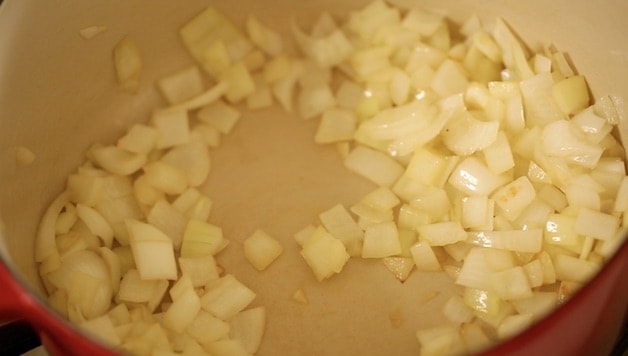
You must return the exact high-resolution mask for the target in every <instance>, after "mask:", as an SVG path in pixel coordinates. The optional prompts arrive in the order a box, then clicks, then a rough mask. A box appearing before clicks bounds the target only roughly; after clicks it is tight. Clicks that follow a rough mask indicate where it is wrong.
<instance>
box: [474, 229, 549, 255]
mask: <svg viewBox="0 0 628 356" xmlns="http://www.w3.org/2000/svg"><path fill="white" fill-rule="evenodd" d="M467 235H468V237H467V240H466V241H467V242H469V243H471V244H474V245H477V246H484V247H492V248H498V249H505V250H510V251H517V252H532V253H536V252H540V251H541V248H542V243H543V231H542V230H540V229H531V230H512V231H477V232H469V233H467Z"/></svg>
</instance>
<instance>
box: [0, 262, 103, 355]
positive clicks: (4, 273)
mask: <svg viewBox="0 0 628 356" xmlns="http://www.w3.org/2000/svg"><path fill="white" fill-rule="evenodd" d="M0 285H1V286H2V293H0V321H10V320H16V319H22V320H26V321H27V322H29V323H30V324H31V325H32V326H33V328H34V329H35V331H36V332H37V334H38V335H39V338H40V340H41V342H42V344H43V345H44V346H45V348H46V350H47V351H48V353H49V354H50V355H52V356H57V355H58V356H79V355H92V356H112V355H115V353H114V352H112V351H111V350H110V349H109V348H106V347H104V346H102V345H101V344H99V343H97V342H95V341H93V340H92V339H90V338H88V337H86V336H85V335H83V334H81V333H80V332H78V331H77V330H76V329H75V328H74V327H73V326H71V325H70V324H69V322H67V321H65V320H64V319H62V318H61V317H60V316H59V315H57V314H56V313H54V312H52V311H51V310H50V309H48V307H46V306H44V305H43V304H42V303H41V301H40V300H39V299H38V298H37V297H35V296H33V295H32V294H31V293H30V292H29V291H27V290H26V289H25V287H24V286H23V285H22V284H21V283H20V282H19V281H18V279H17V278H16V277H15V275H14V274H13V273H12V272H11V270H10V268H8V267H7V266H6V265H5V263H4V261H3V260H2V259H0Z"/></svg>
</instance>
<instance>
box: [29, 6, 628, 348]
mask: <svg viewBox="0 0 628 356" xmlns="http://www.w3.org/2000/svg"><path fill="white" fill-rule="evenodd" d="M451 26H452V25H450V24H449V23H448V21H447V20H446V18H444V17H443V16H442V15H438V14H434V13H431V12H429V11H425V10H423V9H420V8H412V9H404V10H402V9H398V8H396V7H393V6H391V5H389V4H387V3H386V2H384V1H382V0H375V1H373V2H372V3H370V4H368V5H367V6H365V7H364V8H361V9H358V10H355V11H353V12H351V13H349V14H348V16H347V17H346V18H344V19H343V20H342V21H338V20H337V19H335V18H333V17H332V16H330V15H329V14H327V13H323V14H321V15H320V17H319V18H318V20H317V21H316V23H315V24H314V26H313V27H312V28H311V29H310V30H308V31H306V30H303V29H302V28H300V27H299V26H298V25H296V24H294V23H293V25H292V34H293V36H292V37H291V38H290V39H288V38H286V37H282V36H280V35H279V34H278V33H277V32H275V31H274V30H273V29H272V28H270V27H268V26H266V25H265V24H263V23H261V22H260V21H259V20H258V19H257V18H256V17H255V16H253V15H251V16H249V17H248V18H247V20H246V24H245V26H244V28H240V27H238V26H236V25H235V24H234V23H232V22H231V21H230V20H229V19H227V18H226V17H225V16H223V15H222V14H221V13H219V12H218V11H217V10H216V9H214V8H212V7H208V8H207V9H205V10H204V11H202V12H201V13H199V14H198V15H197V16H195V17H194V18H192V19H191V20H190V21H189V22H187V23H186V24H184V25H183V26H182V27H181V29H180V37H181V39H182V41H183V43H184V44H185V46H186V48H187V49H188V50H189V53H190V55H191V57H192V58H193V62H194V64H192V65H190V66H189V67H186V68H182V69H181V70H180V71H177V72H175V73H172V74H171V75H168V76H166V77H163V78H161V79H159V80H158V81H157V83H156V85H157V86H158V88H159V89H160V91H161V93H162V94H163V96H164V98H165V99H166V101H167V102H168V105H167V106H166V107H161V108H157V109H156V110H155V111H154V113H153V114H152V117H151V118H150V120H149V121H148V122H147V123H146V124H136V125H133V126H132V127H130V128H129V129H128V131H127V132H126V133H125V134H124V136H122V137H120V138H119V139H118V140H117V142H115V143H112V144H106V145H103V144H96V145H94V146H93V147H92V148H91V149H90V150H89V151H88V152H87V154H86V158H87V159H86V162H85V163H84V164H82V165H81V166H80V167H79V168H78V169H77V170H76V172H75V173H73V174H71V175H70V176H69V177H68V178H67V184H66V189H65V190H64V191H63V192H62V193H61V194H60V195H59V196H58V197H57V198H56V199H55V200H54V201H53V202H52V204H51V205H50V207H49V208H48V210H47V212H46V213H45V215H44V216H43V219H42V221H41V225H40V230H39V234H38V237H37V241H36V242H37V243H36V251H35V257H36V261H37V262H39V271H40V274H41V277H42V280H43V283H44V286H45V288H46V290H47V291H48V293H49V301H50V304H51V305H52V306H53V307H54V308H55V309H56V310H58V311H59V312H60V313H61V314H62V315H64V316H66V317H67V318H69V320H71V321H72V322H75V323H77V324H79V325H81V326H83V327H84V328H85V329H86V330H88V331H89V332H92V333H94V335H95V336H96V337H98V338H100V339H102V340H104V341H105V342H107V343H108V344H110V345H112V347H114V348H119V349H122V350H126V351H128V352H131V353H134V354H157V355H166V354H171V353H172V352H176V353H182V354H195V355H196V354H203V353H207V354H211V355H249V354H254V353H255V352H256V351H257V350H258V348H259V345H260V343H261V341H262V337H263V333H264V325H265V318H266V315H265V309H264V307H263V306H251V302H252V301H253V300H254V299H255V296H256V294H255V292H254V291H252V290H251V289H249V288H248V287H247V286H246V285H244V284H243V283H241V282H240V281H239V280H238V279H237V278H236V276H234V275H232V274H230V273H229V271H228V270H224V268H222V267H221V266H219V265H218V264H217V263H216V260H215V256H216V255H217V254H219V253H220V252H221V251H222V250H223V249H225V248H229V246H228V243H229V239H228V236H223V234H222V229H221V227H219V226H215V225H213V224H211V223H210V222H208V221H209V216H210V212H211V208H212V200H211V197H209V196H206V195H205V194H204V193H203V192H202V191H200V190H199V187H200V186H201V185H202V184H203V183H204V182H205V181H206V178H207V177H208V174H210V168H211V160H210V150H211V149H213V148H216V147H217V146H218V145H219V144H220V138H221V136H222V135H226V134H228V133H229V132H230V131H231V130H232V129H233V127H234V126H235V125H236V124H237V122H238V120H240V118H241V116H242V114H241V113H242V112H243V111H246V115H254V113H253V111H254V110H256V109H260V108H265V107H269V106H271V105H279V106H281V107H283V108H284V109H285V110H287V111H289V112H294V113H295V115H297V116H299V117H301V118H303V119H307V120H310V119H312V120H318V129H317V131H316V132H315V133H314V132H313V139H314V140H315V141H316V142H317V143H320V144H325V145H336V147H337V148H338V152H339V155H340V157H341V159H343V161H344V164H345V166H346V168H347V169H348V170H350V171H352V172H354V173H355V174H357V175H359V176H362V177H364V178H365V179H368V180H370V181H372V182H373V183H374V184H375V185H376V186H377V188H376V189H374V190H373V191H372V192H371V193H369V194H367V195H366V196H364V197H363V198H362V199H360V200H359V201H356V202H355V204H354V205H352V206H348V207H346V206H343V205H341V204H338V205H336V206H334V207H333V208H331V209H329V210H327V211H324V212H321V214H320V219H319V221H316V222H312V225H309V226H307V227H304V228H303V230H301V231H298V232H295V235H294V238H295V240H296V242H291V243H298V244H299V245H300V246H301V255H302V257H303V260H304V263H306V264H307V265H308V266H309V267H311V270H312V272H313V274H314V276H315V277H316V279H318V280H319V281H321V283H325V282H324V280H325V279H327V278H333V276H334V274H336V273H340V272H341V271H342V269H343V267H344V266H345V264H346V263H348V262H349V261H350V259H351V257H353V258H368V259H381V260H382V261H383V265H384V266H385V267H387V268H388V269H389V270H390V271H391V272H392V274H391V278H398V279H399V280H401V281H404V280H405V279H406V278H408V276H409V274H410V273H412V271H413V270H419V271H430V272H438V271H444V272H443V273H447V274H449V275H450V276H451V278H452V280H453V282H455V283H456V284H457V285H459V286H461V287H463V292H462V293H461V294H460V295H455V296H453V297H451V299H449V300H448V301H447V302H446V303H445V306H444V308H443V310H442V311H441V312H442V313H444V315H445V317H446V318H447V320H449V322H450V323H449V324H447V325H442V326H439V327H434V328H431V329H426V330H417V333H416V336H417V339H418V342H419V343H420V345H421V352H422V354H424V355H429V354H458V353H475V352H478V351H480V350H483V349H485V348H487V347H490V345H492V344H494V343H496V342H498V341H499V340H504V339H506V338H508V337H510V336H512V335H514V334H516V333H518V332H520V331H522V330H524V329H525V328H526V327H528V326H530V325H531V324H532V323H534V322H535V321H537V320H539V319H540V318H542V317H543V316H544V315H546V313H548V312H549V311H551V310H552V309H553V308H555V307H556V306H557V305H559V304H560V303H561V302H563V301H565V300H566V299H568V298H569V297H570V296H571V295H573V293H575V292H576V291H577V290H578V289H579V288H580V287H581V286H582V285H583V284H584V283H586V282H587V281H588V280H589V279H590V278H591V277H592V276H593V275H594V274H595V273H596V272H597V271H598V270H599V269H600V267H601V266H602V265H603V264H604V262H605V261H606V260H608V259H609V258H610V257H611V256H612V255H613V253H614V252H615V251H616V250H617V248H618V247H619V246H621V244H622V243H623V240H624V239H625V236H626V234H627V229H626V227H627V226H628V224H627V220H628V177H627V176H626V162H625V152H624V150H623V148H622V146H621V143H620V142H619V140H618V139H617V138H616V136H614V135H613V130H614V127H615V126H616V125H617V124H618V123H619V120H620V117H619V113H618V111H617V109H616V107H615V103H614V101H613V98H611V97H602V98H599V99H598V100H596V102H595V104H592V102H593V100H592V99H591V98H590V96H589V88H588V87H587V83H586V81H585V79H584V77H583V76H582V75H579V74H576V73H575V71H574V70H573V68H572V67H571V66H570V64H569V62H568V61H567V60H566V58H565V56H564V54H563V53H561V52H559V51H557V50H556V49H554V48H553V47H546V48H543V49H542V50H541V51H539V52H532V51H530V50H529V49H528V48H526V47H525V46H524V44H522V43H521V42H520V41H519V40H518V39H517V37H516V36H515V35H514V34H513V32H512V31H511V30H510V29H509V27H508V26H507V25H506V24H505V22H504V21H503V20H502V19H499V18H498V19H496V21H495V22H494V24H492V25H491V26H490V27H488V26H485V25H484V24H481V23H480V21H479V18H478V17H475V16H473V17H470V18H469V19H468V20H467V21H466V22H465V23H464V24H463V25H462V26H460V27H459V28H457V29H456V31H453V30H452V28H451ZM104 30H105V28H98V32H97V33H94V35H97V34H98V33H100V32H102V31H104ZM91 33H92V32H91V31H90V32H89V34H91ZM454 34H455V35H454ZM86 38H87V37H86ZM288 40H294V41H295V43H296V45H297V48H298V49H299V53H292V52H289V51H288V50H287V49H286V48H289V46H288V45H287V43H286V41H288ZM141 47H142V46H141V43H136V42H135V41H134V40H133V38H132V36H131V35H129V36H126V37H125V38H124V39H122V40H121V41H120V42H119V43H118V44H117V45H116V47H115V48H114V49H113V59H114V66H115V69H116V73H117V76H118V80H119V83H120V86H121V88H123V89H125V90H130V91H137V90H138V88H139V83H140V81H141V71H142V66H143V58H142V56H141V52H142V50H141ZM208 82H209V83H212V84H211V85H210V86H206V84H205V83H208ZM286 241H287V240H286V239H275V238H274V237H272V236H270V235H268V234H267V233H265V232H264V231H262V230H258V231H256V232H255V233H254V234H253V235H251V236H250V237H249V238H247V239H246V240H245V241H244V244H243V247H244V253H245V257H246V258H247V260H248V261H250V263H251V264H252V265H253V266H254V267H255V268H257V269H258V270H260V271H261V270H264V269H266V268H267V267H268V266H269V265H270V264H272V263H273V261H274V260H275V259H276V258H277V257H278V256H279V255H280V254H281V253H282V252H283V248H282V244H283V243H287V242H286ZM295 287H296V286H295ZM426 287H427V288H429V286H426ZM295 289H296V288H295ZM301 292H303V291H301ZM294 297H295V298H297V299H298V300H299V301H301V302H307V300H306V299H305V298H304V297H303V293H295V296H294Z"/></svg>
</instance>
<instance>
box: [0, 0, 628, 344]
mask: <svg viewBox="0 0 628 356" xmlns="http://www.w3.org/2000/svg"><path fill="white" fill-rule="evenodd" d="M394 2H395V3H399V4H401V5H402V6H410V5H411V4H413V3H414V2H413V1H411V0H398V1H394ZM207 3H208V2H207V1H201V0H188V1H186V2H185V4H182V3H180V2H173V1H168V0H150V1H149V0H141V1H133V2H129V1H124V0H112V1H98V2H93V1H90V2H85V1H78V0H68V1H63V2H40V1H37V0H20V1H6V0H5V3H4V4H3V5H2V7H1V8H0V34H1V35H0V53H2V55H1V56H0V167H2V169H1V170H0V172H1V173H0V219H1V221H3V224H2V225H1V226H2V227H3V229H1V230H0V233H1V234H2V242H3V244H4V245H5V246H4V248H5V250H4V251H3V255H4V256H5V258H7V259H10V260H11V261H12V263H13V266H14V268H15V269H16V270H17V271H18V273H19V275H20V277H21V278H22V280H23V281H24V282H25V283H26V284H27V285H28V286H29V287H30V288H32V289H33V290H34V291H37V292H42V287H41V283H40V281H39V278H38V275H37V269H36V266H35V262H34V258H33V250H34V247H33V245H34V236H35V234H36V231H37V225H38V223H39V219H40V217H41V215H42V214H43V212H44V210H45V208H46V207H47V205H48V204H49V203H50V201H51V200H52V199H53V198H54V196H55V194H58V193H59V192H60V191H61V190H62V189H63V185H64V182H65V177H66V176H67V175H68V174H69V173H71V172H73V171H74V170H75V169H76V167H77V166H78V165H79V164H80V163H81V162H82V160H83V154H84V152H85V151H86V150H87V149H88V148H89V147H90V146H91V145H92V144H93V143H95V142H103V143H109V142H113V141H114V140H115V139H116V138H117V137H118V136H119V135H121V134H122V133H123V132H124V131H126V129H127V127H129V126H130V125H131V124H132V123H135V122H145V121H146V120H147V119H148V117H149V115H150V112H151V111H152V110H153V108H155V107H156V106H159V105H164V102H163V100H162V99H161V97H160V95H159V93H158V91H157V89H156V87H155V85H154V80H155V79H156V78H159V77H161V76H163V75H166V74H169V73H172V72H173V71H175V70H178V69H181V68H183V67H185V66H187V65H189V64H192V59H191V58H190V57H189V56H188V55H187V52H186V51H185V50H184V48H183V46H182V44H181V43H180V41H179V38H178V33H177V29H178V28H179V27H180V26H181V25H182V24H183V23H185V22H186V21H187V20H188V19H189V18H190V17H191V16H193V15H194V14H196V13H197V12H199V11H200V10H201V9H202V8H204V7H205V6H206V5H207ZM364 3H365V2H364V1H359V0H348V1H341V2H338V1H331V0H324V1H299V2H294V1H289V0H275V1H274V2H273V3H272V5H273V6H268V4H267V3H266V2H262V1H252V0H248V1H247V0H243V1H236V2H219V3H216V4H213V5H214V6H216V7H217V8H219V9H221V10H223V11H224V12H226V13H227V14H229V16H230V17H231V18H233V19H234V20H235V21H236V22H238V23H242V21H243V20H244V19H245V17H246V15H247V14H249V13H254V14H255V15H256V16H258V17H259V18H260V19H261V21H262V22H263V23H268V24H272V27H273V28H275V29H277V30H280V31H282V32H284V33H287V32H288V30H289V26H290V21H291V19H292V18H293V17H294V18H296V19H297V21H298V22H299V23H302V24H304V26H307V25H309V24H311V23H312V22H313V21H314V19H315V18H314V17H313V16H312V14H313V13H319V12H320V11H321V10H328V11H329V12H331V13H332V14H344V13H346V12H347V11H348V10H350V9H355V8H357V7H358V6H359V5H360V4H364ZM421 6H423V7H425V8H428V9H434V10H437V11H442V12H444V13H446V14H447V15H448V16H450V17H451V18H453V19H455V20H456V21H463V20H464V19H466V18H467V17H468V16H470V15H471V14H477V15H479V16H481V17H482V18H483V19H485V20H486V21H487V23H490V22H492V21H493V19H494V17H495V16H501V17H503V18H504V19H505V20H506V21H507V22H508V23H509V24H510V25H511V26H512V27H513V28H514V29H515V30H516V31H517V32H518V33H519V34H520V35H521V37H522V38H523V39H525V40H526V42H527V44H528V45H529V46H530V47H532V48H539V46H540V45H541V44H542V43H545V42H544V41H545V40H547V39H551V40H552V43H554V44H555V45H556V46H557V47H558V48H559V49H560V50H562V51H565V52H567V53H568V54H569V56H570V59H571V60H572V61H573V63H575V65H576V68H577V69H578V71H579V72H580V73H582V74H584V75H585V76H586V78H587V80H588V84H589V86H590V88H591V90H592V92H593V94H594V97H598V96H599V95H611V96H614V97H616V98H618V99H619V100H620V102H621V103H622V104H623V100H624V98H626V97H628V81H626V80H618V78H628V65H627V64H628V62H627V61H628V60H627V58H628V42H626V41H625V38H624V34H625V33H626V32H627V31H628V27H627V25H626V22H625V21H624V18H623V17H624V15H625V14H626V13H628V3H627V2H625V1H621V0H616V1H612V2H608V3H605V4H604V6H601V5H600V4H598V3H595V2H590V1H578V2H572V1H568V0H560V1H552V2H547V1H542V0H534V1H526V2H522V1H516V0H506V1H499V2H495V1H488V0H476V1H464V2H460V1H454V0H450V1H435V0H426V1H423V2H422V3H421ZM91 25H104V26H107V31H106V32H104V33H103V34H101V35H99V36H97V37H95V38H93V39H90V40H85V39H84V38H82V37H81V36H80V35H79V34H78V30H79V29H81V28H84V27H87V26H91ZM125 34H131V35H132V36H133V37H134V38H135V39H136V41H137V43H138V44H139V45H140V47H141V50H142V55H143V58H144V59H145V60H144V65H145V66H144V71H143V74H142V78H141V88H140V90H139V93H138V94H136V95H132V94H129V93H127V92H124V91H122V90H120V89H119V88H118V87H117V84H116V81H115V74H114V69H113V66H112V61H111V56H112V55H111V50H112V48H113V46H114V45H115V43H117V41H119V40H120V39H121V38H122V36H124V35H125ZM619 109H620V110H622V111H623V106H620V107H619ZM315 125H316V124H315V123H314V122H313V121H301V120H300V119H296V118H295V117H293V116H292V115H290V114H288V113H285V112H283V111H282V110H280V109H275V108H273V109H268V110H263V111H261V112H256V113H252V114H245V117H244V118H243V119H242V120H241V122H240V123H239V124H238V126H237V127H236V129H235V130H234V131H233V133H232V134H230V135H228V136H225V137H224V139H223V141H222V144H221V147H220V148H218V149H216V150H214V151H212V153H211V155H212V173H211V174H210V178H209V180H208V182H207V184H206V185H205V186H204V188H203V189H204V191H205V192H206V193H207V194H208V195H209V196H210V197H211V199H212V200H213V202H214V205H213V208H212V215H211V217H210V222H212V223H215V224H216V225H218V226H221V227H222V228H223V229H224V233H225V235H226V236H227V237H228V238H229V239H231V240H232V241H233V243H232V244H231V246H230V247H229V248H228V249H226V250H225V251H224V252H223V253H222V254H221V255H220V257H219V262H220V263H221V264H222V265H223V266H225V268H226V269H227V270H229V271H231V272H232V273H233V274H235V275H236V276H238V278H240V279H241V280H242V281H243V282H244V283H245V284H247V285H249V286H250V287H251V288H252V289H253V290H255V291H256V292H257V293H258V297H257V299H256V303H257V304H261V305H265V306H266V307H267V308H268V310H267V312H268V315H269V321H268V327H267V332H266V336H265V340H267V341H265V342H264V343H263V345H262V349H261V351H266V352H267V353H272V351H273V350H281V351H283V352H284V353H285V354H296V353H297V352H298V351H299V350H309V351H311V352H310V354H321V353H323V352H325V353H328V354H367V353H368V354H385V353H391V354H410V353H416V351H417V350H418V345H417V344H416V342H414V340H415V339H414V332H415V331H416V330H417V329H418V328H421V327H429V326H433V325H436V324H438V323H440V322H442V321H443V319H442V318H443V317H442V316H441V315H440V313H437V312H434V311H437V310H440V309H441V307H442V304H443V303H444V302H445V301H446V300H447V298H448V296H450V295H451V293H452V291H453V290H454V289H455V288H456V287H454V286H452V284H451V282H450V280H449V277H447V276H446V275H445V274H444V273H420V272H416V271H415V272H414V273H413V274H412V276H411V277H410V278H409V279H408V280H407V281H406V282H405V283H403V284H402V283H399V282H398V281H397V280H396V279H395V278H392V277H391V275H390V272H388V271H387V270H386V269H385V268H383V266H382V265H381V263H380V262H379V261H377V262H375V261H365V260H360V261H352V262H351V263H349V264H348V265H347V266H346V267H345V270H344V271H343V273H341V274H340V275H338V276H336V277H334V278H332V279H330V280H328V281H326V282H324V283H318V282H316V281H315V280H314V278H313V277H312V275H311V273H310V271H309V270H308V267H307V266H306V265H305V264H304V263H303V261H302V259H301V257H300V256H299V254H298V246H297V244H296V243H294V242H293V238H292V236H293V234H294V233H295V232H297V231H298V230H300V229H301V228H303V227H305V226H306V225H308V224H310V223H311V222H312V221H315V219H316V217H317V216H318V214H319V213H320V212H321V211H323V210H325V209H327V208H330V207H332V206H333V205H335V204H337V203H343V204H344V205H345V206H348V205H351V204H352V203H353V202H355V201H356V200H357V199H358V198H360V197H361V196H362V195H364V194H365V193H367V192H368V191H370V190H371V189H373V188H374V186H373V185H372V184H371V183H368V182H366V181H365V180H363V179H361V178H358V177H356V176H354V175H352V174H350V173H349V172H348V171H347V170H345V168H344V167H343V165H342V162H341V160H340V159H339V157H338V155H337V153H336V151H335V149H334V148H333V147H321V146H317V145H315V144H314V142H313V139H312V137H313V133H314V131H315V127H316V126H315ZM622 130H623V137H628V136H627V135H626V133H627V130H628V125H626V123H625V122H624V124H623V126H622ZM626 141H627V140H625V139H624V142H626ZM18 147H26V148H28V149H29V150H31V151H32V152H33V153H35V155H36V158H35V161H34V162H33V163H32V164H29V165H22V164H19V162H18V161H17V160H16V149H17V148H18ZM257 228H261V229H263V230H265V231H267V232H268V233H269V234H271V235H273V236H275V237H277V238H279V239H280V240H282V241H283V246H284V249H285V252H284V254H283V255H282V257H281V258H280V259H279V260H277V262H276V264H275V265H273V266H272V268H270V269H268V270H267V271H265V272H263V273H259V272H257V271H256V270H254V269H253V268H252V267H251V266H250V265H249V264H248V263H246V262H245V260H244V257H243V254H242V248H241V243H240V242H241V241H242V240H243V239H244V238H246V237H248V236H249V235H250V234H251V233H252V232H253V231H254V230H255V229H257ZM425 286H429V288H426V287H425ZM298 288H304V289H305V290H307V295H308V299H309V303H308V304H307V305H306V306H303V305H301V304H298V303H296V302H295V301H294V300H292V298H291V296H292V293H293V292H294V291H295V290H297V289H298ZM434 291H436V292H437V293H434ZM337 330H342V332H341V333H340V332H338V331H337ZM364 335H370V337H369V338H367V339H365V338H364ZM373 336H375V337H373ZM408 340H410V341H408ZM330 347H332V348H333V349H330Z"/></svg>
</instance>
